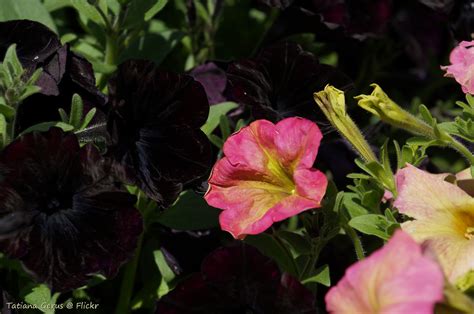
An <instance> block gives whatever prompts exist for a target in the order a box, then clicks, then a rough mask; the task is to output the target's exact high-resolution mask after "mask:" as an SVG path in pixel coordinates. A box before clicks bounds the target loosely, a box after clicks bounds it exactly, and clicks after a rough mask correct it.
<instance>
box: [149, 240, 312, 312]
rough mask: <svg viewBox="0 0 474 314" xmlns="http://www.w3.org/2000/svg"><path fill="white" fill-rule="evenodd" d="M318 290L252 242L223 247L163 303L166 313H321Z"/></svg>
mask: <svg viewBox="0 0 474 314" xmlns="http://www.w3.org/2000/svg"><path fill="white" fill-rule="evenodd" d="M314 302H315V299H314V297H313V295H312V293H311V292H310V291H309V290H307V289H306V288H305V287H304V286H303V285H302V284H301V283H299V282H298V281H297V280H296V279H294V278H293V277H291V276H289V275H287V274H282V273H281V272H280V270H279V269H278V267H277V265H276V264H275V263H274V262H273V261H272V260H271V259H269V258H267V257H265V256H263V255H262V254H260V253H259V252H258V251H257V250H256V249H254V248H252V247H249V246H238V247H230V248H220V249H217V250H216V251H214V252H213V253H211V254H210V255H209V256H208V257H206V258H205V259H204V261H203V264H202V267H201V273H199V274H194V275H192V276H191V277H189V278H188V279H187V280H186V281H184V282H182V283H181V284H179V285H178V286H177V287H176V288H175V289H174V290H173V291H171V292H170V293H169V294H168V295H166V296H164V297H163V298H162V299H161V300H160V301H159V303H158V307H157V310H156V313H160V314H188V313H197V314H198V313H199V314H200V313H206V314H217V313H219V314H221V313H229V314H233V313H235V314H237V313H239V314H240V313H279V314H290V313H291V314H298V313H307V314H313V313H316V309H315V307H314Z"/></svg>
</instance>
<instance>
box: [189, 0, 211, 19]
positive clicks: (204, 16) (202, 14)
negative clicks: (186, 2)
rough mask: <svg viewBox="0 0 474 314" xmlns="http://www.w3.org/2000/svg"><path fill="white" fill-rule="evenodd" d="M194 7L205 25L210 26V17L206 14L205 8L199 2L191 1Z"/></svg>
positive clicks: (196, 0) (197, 0)
mask: <svg viewBox="0 0 474 314" xmlns="http://www.w3.org/2000/svg"><path fill="white" fill-rule="evenodd" d="M193 1H194V4H195V6H196V12H197V14H198V16H199V17H200V18H201V19H202V20H203V21H204V22H205V23H206V24H207V25H212V21H211V16H210V15H209V12H207V9H206V7H205V6H204V5H203V4H202V3H201V1H199V0H193Z"/></svg>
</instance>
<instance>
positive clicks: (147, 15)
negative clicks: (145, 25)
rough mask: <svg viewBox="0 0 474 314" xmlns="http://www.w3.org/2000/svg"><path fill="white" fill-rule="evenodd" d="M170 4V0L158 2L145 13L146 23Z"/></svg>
mask: <svg viewBox="0 0 474 314" xmlns="http://www.w3.org/2000/svg"><path fill="white" fill-rule="evenodd" d="M167 3H168V0H158V1H156V3H155V5H153V6H152V7H151V8H150V9H149V10H148V11H146V12H145V21H149V20H151V19H152V18H153V17H154V16H155V15H156V14H157V13H158V12H160V11H161V10H163V8H164V7H165V6H166V4H167Z"/></svg>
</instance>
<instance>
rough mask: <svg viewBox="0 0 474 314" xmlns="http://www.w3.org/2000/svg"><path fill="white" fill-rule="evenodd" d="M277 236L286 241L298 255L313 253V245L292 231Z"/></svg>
mask: <svg viewBox="0 0 474 314" xmlns="http://www.w3.org/2000/svg"><path fill="white" fill-rule="evenodd" d="M277 236H278V237H280V238H282V239H283V240H284V241H286V242H287V243H288V244H289V245H290V246H291V247H292V248H293V250H294V251H295V252H297V253H298V254H297V255H301V254H309V253H311V243H310V242H309V241H308V240H306V239H305V237H303V236H302V235H299V234H297V233H294V232H290V231H284V230H282V231H279V232H278V233H277Z"/></svg>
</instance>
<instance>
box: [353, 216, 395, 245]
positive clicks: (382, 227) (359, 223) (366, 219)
mask: <svg viewBox="0 0 474 314" xmlns="http://www.w3.org/2000/svg"><path fill="white" fill-rule="evenodd" d="M389 225H390V223H389V222H388V221H387V218H385V217H384V216H382V215H375V214H368V215H362V216H357V217H355V218H352V219H351V220H350V221H349V226H351V227H352V228H354V229H356V230H357V231H359V232H362V233H365V234H368V235H373V236H376V237H379V238H381V239H384V240H388V239H389V238H390V236H389V235H388V234H387V232H386V230H387V227H388V226H389Z"/></svg>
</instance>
